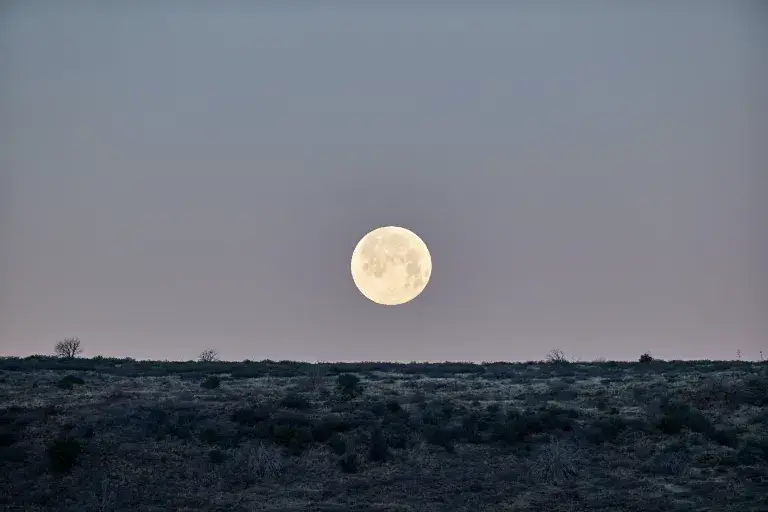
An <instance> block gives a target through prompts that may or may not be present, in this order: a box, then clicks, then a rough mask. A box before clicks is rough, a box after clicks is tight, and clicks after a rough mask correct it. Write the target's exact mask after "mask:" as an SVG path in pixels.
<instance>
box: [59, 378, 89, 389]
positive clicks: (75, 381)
mask: <svg viewBox="0 0 768 512" xmlns="http://www.w3.org/2000/svg"><path fill="white" fill-rule="evenodd" d="M83 384H85V381H84V380H83V379H81V378H80V377H78V376H76V375H66V376H64V377H62V378H61V379H60V380H59V381H58V382H57V383H56V386H58V387H59V388H61V389H72V388H73V387H74V386H82V385H83Z"/></svg>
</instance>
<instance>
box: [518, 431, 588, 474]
mask: <svg viewBox="0 0 768 512" xmlns="http://www.w3.org/2000/svg"><path fill="white" fill-rule="evenodd" d="M582 461H583V457H582V456H581V453H580V451H579V450H578V449H577V448H575V447H573V446H571V445H568V444H564V443H562V442H560V441H559V440H557V439H555V438H552V439H551V442H550V443H549V444H548V445H546V446H544V447H542V449H541V452H540V454H539V457H538V458H537V459H536V460H535V461H534V464H533V467H532V468H531V476H532V477H534V478H535V479H537V480H543V481H545V482H549V483H560V482H563V481H565V480H568V479H571V478H573V477H574V476H576V475H577V474H578V473H579V466H580V463H581V462H582Z"/></svg>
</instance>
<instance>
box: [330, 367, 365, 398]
mask: <svg viewBox="0 0 768 512" xmlns="http://www.w3.org/2000/svg"><path fill="white" fill-rule="evenodd" d="M336 385H337V387H338V389H339V393H340V394H341V396H343V397H344V398H354V397H355V396H357V395H358V394H359V393H360V391H361V386H360V377H358V376H357V375H354V374H351V373H342V374H341V375H339V376H338V377H336Z"/></svg>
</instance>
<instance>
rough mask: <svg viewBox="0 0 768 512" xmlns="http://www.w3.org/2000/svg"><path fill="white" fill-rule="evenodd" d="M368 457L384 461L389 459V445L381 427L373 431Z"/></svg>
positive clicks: (373, 460) (375, 460)
mask: <svg viewBox="0 0 768 512" xmlns="http://www.w3.org/2000/svg"><path fill="white" fill-rule="evenodd" d="M368 459H369V460H370V461H372V462H384V461H386V460H387V459H389V446H387V440H386V438H385V437H384V434H383V433H382V431H381V430H380V429H378V428H377V429H374V430H373V431H372V432H371V445H370V449H369V450H368Z"/></svg>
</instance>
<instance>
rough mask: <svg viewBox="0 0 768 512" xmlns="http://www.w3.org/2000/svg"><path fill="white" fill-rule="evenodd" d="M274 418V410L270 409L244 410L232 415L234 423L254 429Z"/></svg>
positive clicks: (236, 411)
mask: <svg viewBox="0 0 768 512" xmlns="http://www.w3.org/2000/svg"><path fill="white" fill-rule="evenodd" d="M271 416H272V410H271V409H270V408H268V407H255V408H247V407H246V408H242V409H237V410H235V411H234V412H233V413H232V421H234V422H235V423H238V424H240V425H246V426H250V427H253V426H255V425H257V424H259V423H261V422H262V421H266V420H268V419H269V418H270V417H271Z"/></svg>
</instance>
